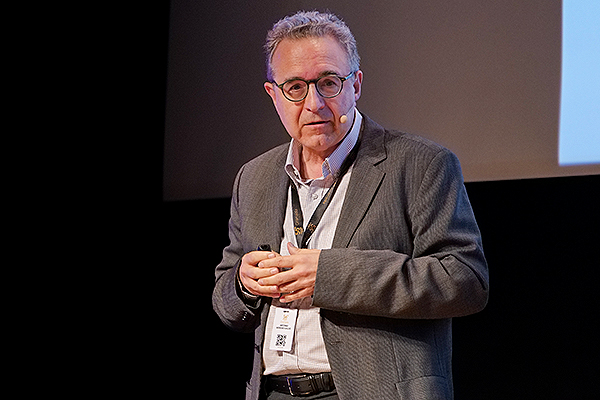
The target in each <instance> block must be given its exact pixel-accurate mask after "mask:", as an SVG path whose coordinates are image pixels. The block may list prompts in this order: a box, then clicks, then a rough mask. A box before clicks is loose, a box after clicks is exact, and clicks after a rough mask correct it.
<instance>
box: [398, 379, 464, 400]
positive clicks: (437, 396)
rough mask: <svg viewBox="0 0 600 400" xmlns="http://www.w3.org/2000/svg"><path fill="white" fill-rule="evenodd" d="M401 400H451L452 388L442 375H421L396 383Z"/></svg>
mask: <svg viewBox="0 0 600 400" xmlns="http://www.w3.org/2000/svg"><path fill="white" fill-rule="evenodd" d="M396 389H397V390H398V393H399V394H400V398H401V399H402V400H408V399H410V400H420V399H423V400H451V399H452V397H453V396H452V389H451V388H450V385H449V384H448V380H447V379H446V378H444V377H443V376H423V377H421V378H415V379H409V380H406V381H402V382H398V383H396Z"/></svg>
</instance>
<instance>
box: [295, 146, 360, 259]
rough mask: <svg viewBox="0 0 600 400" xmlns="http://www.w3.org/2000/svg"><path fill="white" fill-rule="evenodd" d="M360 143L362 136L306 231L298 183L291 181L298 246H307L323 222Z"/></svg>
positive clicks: (304, 247) (303, 247)
mask: <svg viewBox="0 0 600 400" xmlns="http://www.w3.org/2000/svg"><path fill="white" fill-rule="evenodd" d="M359 143H360V137H359V139H358V140H357V142H356V144H355V145H354V148H353V149H352V151H351V152H350V154H348V156H347V157H346V159H345V160H344V162H343V163H342V166H341V167H340V169H339V171H338V174H337V177H336V178H335V181H334V182H333V185H331V187H330V188H329V190H328V191H327V193H326V194H325V197H323V200H322V201H321V203H319V205H318V206H317V208H316V210H315V212H314V213H313V215H312V216H311V217H310V220H309V221H308V225H307V227H306V232H305V231H304V218H303V216H302V208H301V207H300V198H299V196H298V189H296V185H295V184H294V182H292V183H291V189H292V211H293V213H292V214H293V217H294V235H296V243H297V244H298V245H299V246H298V247H300V248H301V249H306V248H307V243H308V239H309V238H310V237H311V236H312V234H313V233H314V231H315V230H316V229H317V225H319V222H321V218H323V214H325V210H327V207H329V204H330V203H331V199H333V196H334V195H335V192H336V191H337V189H338V187H339V186H340V181H341V180H342V178H343V177H344V175H346V172H348V169H350V166H351V165H352V163H353V162H354V160H355V159H356V154H357V153H358V147H359Z"/></svg>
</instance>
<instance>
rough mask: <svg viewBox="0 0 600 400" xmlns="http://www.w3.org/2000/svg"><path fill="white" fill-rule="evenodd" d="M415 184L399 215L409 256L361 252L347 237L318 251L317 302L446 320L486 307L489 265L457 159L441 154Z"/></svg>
mask: <svg viewBox="0 0 600 400" xmlns="http://www.w3.org/2000/svg"><path fill="white" fill-rule="evenodd" d="M417 187H418V189H416V194H415V195H414V196H412V199H413V200H412V201H411V204H410V205H409V206H408V207H407V213H406V214H407V215H406V216H404V215H399V216H398V218H408V219H409V224H408V226H410V227H411V228H410V229H411V230H412V232H411V235H412V237H413V249H412V253H411V254H403V253H400V252H397V251H394V250H392V249H390V250H381V249H379V250H369V249H361V248H360V243H352V242H351V243H350V247H349V248H344V249H329V250H323V251H322V252H321V256H320V258H319V267H318V270H317V279H316V283H315V292H314V297H313V305H314V306H317V307H321V308H325V309H331V310H335V311H341V312H347V313H354V314H363V315H374V316H382V317H391V318H411V319H432V318H436V319H437V318H451V317H457V316H462V315H468V314H472V313H475V312H478V311H480V310H482V309H483V308H484V307H485V305H486V303H487V299H488V269H487V263H486V260H485V257H484V254H483V248H482V244H481V237H480V233H479V228H478V227H477V223H476V221H475V217H474V215H473V211H472V209H471V205H470V203H469V200H468V197H467V193H466V190H465V187H464V184H463V180H462V172H461V169H460V164H459V162H458V159H457V158H456V156H455V155H454V154H453V153H451V152H450V151H448V150H446V149H444V150H442V151H440V152H438V153H437V155H436V156H435V157H433V159H432V160H431V162H430V163H429V165H428V166H427V168H426V170H425V173H424V174H423V175H422V179H421V182H420V184H419V185H417ZM398 190H406V188H398ZM385 223H386V221H381V226H380V227H379V229H382V230H384V229H385Z"/></svg>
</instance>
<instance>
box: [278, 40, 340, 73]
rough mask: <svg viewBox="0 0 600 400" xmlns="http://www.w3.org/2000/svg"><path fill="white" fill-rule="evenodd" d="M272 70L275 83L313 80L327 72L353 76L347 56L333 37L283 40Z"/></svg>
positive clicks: (279, 45)
mask: <svg viewBox="0 0 600 400" xmlns="http://www.w3.org/2000/svg"><path fill="white" fill-rule="evenodd" d="M271 66H272V68H273V75H274V76H273V77H274V78H275V81H276V82H283V81H285V80H288V79H291V78H304V79H314V78H317V77H319V76H321V75H322V74H323V73H325V72H335V73H337V74H339V75H342V76H345V75H347V74H348V73H349V72H350V71H349V69H350V66H349V63H348V57H347V56H346V52H345V51H344V49H343V48H342V46H341V45H340V44H339V42H338V41H337V40H336V39H334V38H333V37H331V36H323V37H308V38H302V39H284V40H282V41H281V42H280V43H279V44H278V45H277V48H276V49H275V53H274V54H273V58H272V60H271Z"/></svg>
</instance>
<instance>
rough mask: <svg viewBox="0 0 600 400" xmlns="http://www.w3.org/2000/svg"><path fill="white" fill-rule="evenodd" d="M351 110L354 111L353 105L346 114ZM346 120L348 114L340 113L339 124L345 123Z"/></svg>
mask: <svg viewBox="0 0 600 400" xmlns="http://www.w3.org/2000/svg"><path fill="white" fill-rule="evenodd" d="M351 111H354V106H352V108H351V109H349V110H348V112H347V114H350V112H351ZM346 122H348V116H347V115H346V114H342V115H340V124H345V123H346Z"/></svg>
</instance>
